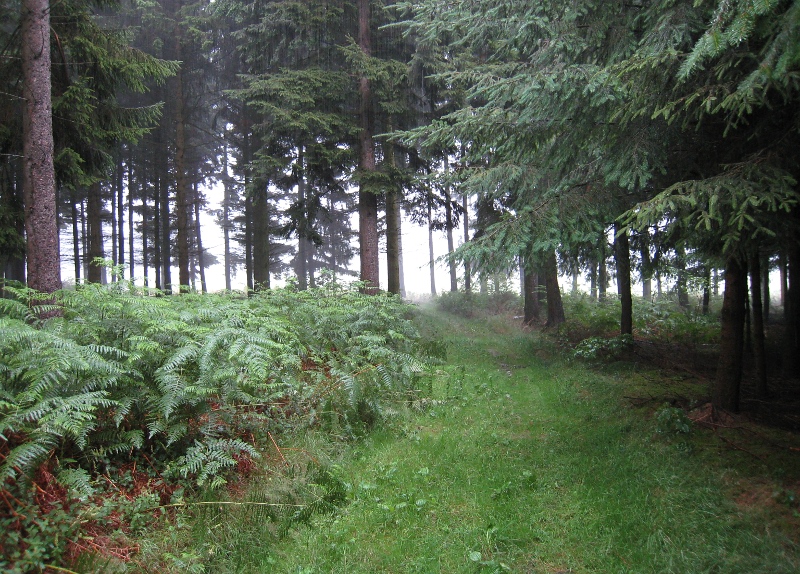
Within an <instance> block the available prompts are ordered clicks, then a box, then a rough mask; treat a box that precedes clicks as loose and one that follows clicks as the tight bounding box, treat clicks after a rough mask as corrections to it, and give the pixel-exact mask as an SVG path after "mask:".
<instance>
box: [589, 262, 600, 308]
mask: <svg viewBox="0 0 800 574" xmlns="http://www.w3.org/2000/svg"><path fill="white" fill-rule="evenodd" d="M597 267H598V266H597V261H592V263H591V266H590V267H589V297H591V298H592V300H593V301H596V300H597Z"/></svg>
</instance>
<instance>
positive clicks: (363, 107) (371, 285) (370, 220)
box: [358, 0, 380, 293]
mask: <svg viewBox="0 0 800 574" xmlns="http://www.w3.org/2000/svg"><path fill="white" fill-rule="evenodd" d="M370 24H371V9H370V0H358V46H359V47H360V48H361V51H362V52H364V55H365V56H367V57H370V56H371V55H372V37H371V33H370ZM359 94H360V96H361V104H360V109H359V115H360V121H361V133H360V135H359V144H360V145H359V147H360V159H359V169H360V170H361V172H362V181H361V182H360V183H359V192H358V241H359V246H360V248H361V249H360V259H361V281H363V282H364V283H365V285H366V287H365V289H364V291H365V292H366V293H377V292H378V290H379V288H380V274H379V272H380V263H379V262H380V251H379V244H378V196H377V194H376V193H373V191H374V190H373V189H372V187H373V185H374V184H372V182H370V181H369V180H370V176H371V175H372V174H373V172H375V144H374V142H373V139H372V135H373V117H372V114H373V112H372V86H371V85H370V80H369V78H368V77H367V76H366V75H365V76H362V77H361V78H360V80H359Z"/></svg>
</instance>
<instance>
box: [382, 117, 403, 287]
mask: <svg viewBox="0 0 800 574" xmlns="http://www.w3.org/2000/svg"><path fill="white" fill-rule="evenodd" d="M388 131H389V132H391V131H392V125H391V124H390V125H389V126H388ZM385 150H386V151H385V152H384V153H385V156H386V157H385V161H386V163H387V164H389V166H391V167H393V168H396V167H397V158H396V157H395V149H394V145H393V144H391V143H388V142H387V143H386V144H385ZM400 242H401V238H400V189H399V187H398V186H396V185H394V184H392V185H391V186H390V187H389V189H388V191H387V192H386V279H387V283H386V286H387V290H388V291H389V293H394V294H395V295H400V291H401V289H400Z"/></svg>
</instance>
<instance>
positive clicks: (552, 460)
mask: <svg viewBox="0 0 800 574" xmlns="http://www.w3.org/2000/svg"><path fill="white" fill-rule="evenodd" d="M433 324H434V323H432V322H429V323H426V325H428V326H427V327H425V328H426V329H429V330H431V332H429V333H428V335H429V336H431V337H434V338H436V337H443V338H445V339H446V340H447V343H448V351H449V354H448V364H447V365H444V366H442V367H441V368H440V369H439V371H438V373H437V375H436V376H435V377H434V378H433V380H432V381H431V384H432V386H433V400H431V401H428V402H426V403H425V404H424V405H421V406H422V407H423V410H422V412H419V413H416V414H414V415H410V416H408V417H399V418H398V420H397V421H396V422H395V423H393V424H392V426H390V428H388V429H386V430H384V431H380V432H378V433H376V434H374V435H372V436H371V437H370V438H368V439H367V440H366V441H365V442H364V443H362V444H360V445H359V446H358V447H357V449H356V451H355V452H354V453H352V455H348V456H346V457H344V458H343V460H342V461H340V462H339V463H338V466H337V467H336V473H337V474H338V475H339V476H340V478H342V479H343V480H344V481H345V483H346V484H347V491H348V494H347V496H348V503H347V504H346V505H345V506H343V507H342V508H341V510H340V512H338V513H337V514H335V515H332V516H325V517H321V518H317V519H315V520H314V524H313V527H311V528H306V527H301V528H297V529H293V530H292V531H291V532H290V534H289V535H288V536H287V537H286V538H284V539H283V540H282V541H281V542H279V543H277V544H275V545H271V546H269V547H268V546H267V545H264V544H263V542H262V543H261V544H259V542H258V541H259V539H261V540H262V541H263V540H264V538H263V534H259V528H263V526H262V525H260V524H258V521H252V520H251V521H249V522H247V523H242V524H241V525H239V526H236V529H238V532H236V533H235V534H234V535H233V536H235V538H236V540H237V542H236V543H235V545H236V546H237V547H238V549H236V550H235V551H233V549H229V550H230V551H231V553H230V554H229V555H228V558H226V561H225V566H224V567H223V566H222V564H221V563H218V566H217V567H216V569H215V568H209V569H208V570H207V571H222V570H220V568H224V569H225V570H227V571H238V572H286V573H304V574H311V573H319V574H322V573H326V574H327V573H333V572H338V573H347V574H356V573H364V574H367V573H369V574H375V573H379V572H385V573H398V574H400V573H413V572H419V573H457V572H464V573H477V572H486V573H488V572H506V571H508V572H531V573H533V572H535V573H557V572H574V573H589V572H630V573H642V572H659V573H660V572H675V573H689V572H691V573H701V572H724V573H729V572H742V573H749V574H752V573H758V572H763V573H767V572H769V573H771V574H777V573H784V572H785V573H794V572H798V571H800V562H798V556H799V555H800V552H799V551H798V545H797V539H798V532H797V530H793V528H795V527H796V525H797V521H796V520H795V521H794V522H792V516H791V512H784V513H778V514H777V515H776V514H775V513H767V512H766V510H765V509H764V508H761V507H760V506H759V505H757V504H754V505H749V506H748V505H742V504H737V503H735V502H734V501H733V500H732V499H731V495H730V493H731V491H732V489H735V486H736V485H737V484H739V482H740V481H741V480H744V479H745V478H747V477H746V476H745V475H747V473H749V472H751V471H753V472H758V473H762V474H763V476H764V477H765V478H764V480H765V481H771V480H777V478H776V476H777V474H780V473H784V474H783V475H782V476H783V478H785V477H786V474H787V473H790V472H793V471H792V470H790V469H789V468H783V469H774V468H772V469H771V470H769V469H767V468H766V467H765V468H761V469H758V468H757V469H755V471H754V470H753V468H752V465H751V464H750V462H748V461H747V460H745V459H746V457H745V458H736V456H735V455H734V458H733V459H732V461H730V464H729V461H727V459H720V458H719V457H720V456H722V454H725V453H722V454H721V453H720V452H719V450H720V449H719V448H717V447H714V446H713V444H714V443H711V442H704V440H706V439H703V438H702V437H692V438H690V439H683V438H681V437H674V438H671V439H668V438H664V437H663V436H662V435H658V434H657V433H656V432H655V430H656V421H655V420H654V419H653V417H652V416H650V415H649V414H647V413H645V412H643V411H642V410H637V409H633V408H631V407H629V406H626V402H625V401H624V400H623V398H622V395H624V394H626V392H631V389H630V384H631V383H629V382H625V381H624V380H623V378H622V375H620V374H617V375H610V374H606V375H602V374H597V373H593V372H592V371H589V370H586V369H585V368H583V367H581V366H579V365H565V364H563V363H561V362H558V361H556V360H554V359H551V358H550V357H549V356H548V354H547V352H546V351H545V350H542V349H538V348H537V347H536V343H535V337H534V336H532V335H524V334H521V333H519V331H518V329H517V327H516V326H514V325H512V324H511V323H509V322H504V321H503V320H500V319H496V320H490V321H489V322H488V323H487V322H486V321H483V322H465V321H461V320H456V319H452V318H446V317H439V316H437V318H436V327H433V326H432V325H433ZM795 463H796V461H795ZM780 464H781V465H784V466H785V465H786V464H789V463H786V462H785V461H783V462H780ZM731 465H732V466H731ZM737 465H738V466H737ZM748 465H749V466H748ZM735 468H739V469H740V470H734V469H735ZM742 468H745V469H747V470H746V471H742V470H741V469H742ZM796 470H797V468H796V464H795V467H794V472H796ZM743 473H744V474H743ZM776 473H777V474H776ZM770 484H772V483H771V482H770ZM795 514H796V512H795ZM787 517H788V518H787ZM205 527H206V528H209V529H210V528H212V527H211V526H208V525H206V526H205ZM248 529H249V531H248ZM209 534H210V530H209ZM218 534H219V533H218ZM792 538H793V539H794V540H792Z"/></svg>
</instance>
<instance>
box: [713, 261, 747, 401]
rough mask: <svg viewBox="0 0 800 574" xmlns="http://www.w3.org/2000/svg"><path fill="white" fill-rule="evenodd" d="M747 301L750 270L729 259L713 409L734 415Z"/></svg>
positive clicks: (739, 380)
mask: <svg viewBox="0 0 800 574" xmlns="http://www.w3.org/2000/svg"><path fill="white" fill-rule="evenodd" d="M746 298H747V269H746V267H745V266H744V265H742V263H741V262H740V261H739V260H738V259H737V258H736V257H730V258H729V259H728V261H727V263H726V265H725V294H724V295H723V300H722V312H721V313H720V322H721V338H720V356H719V363H718V365H717V374H716V378H715V380H714V387H713V389H712V395H711V402H712V405H713V406H714V408H719V409H724V410H728V411H732V412H736V411H738V410H739V386H740V383H741V379H742V353H743V351H744V319H745V299H746Z"/></svg>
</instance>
